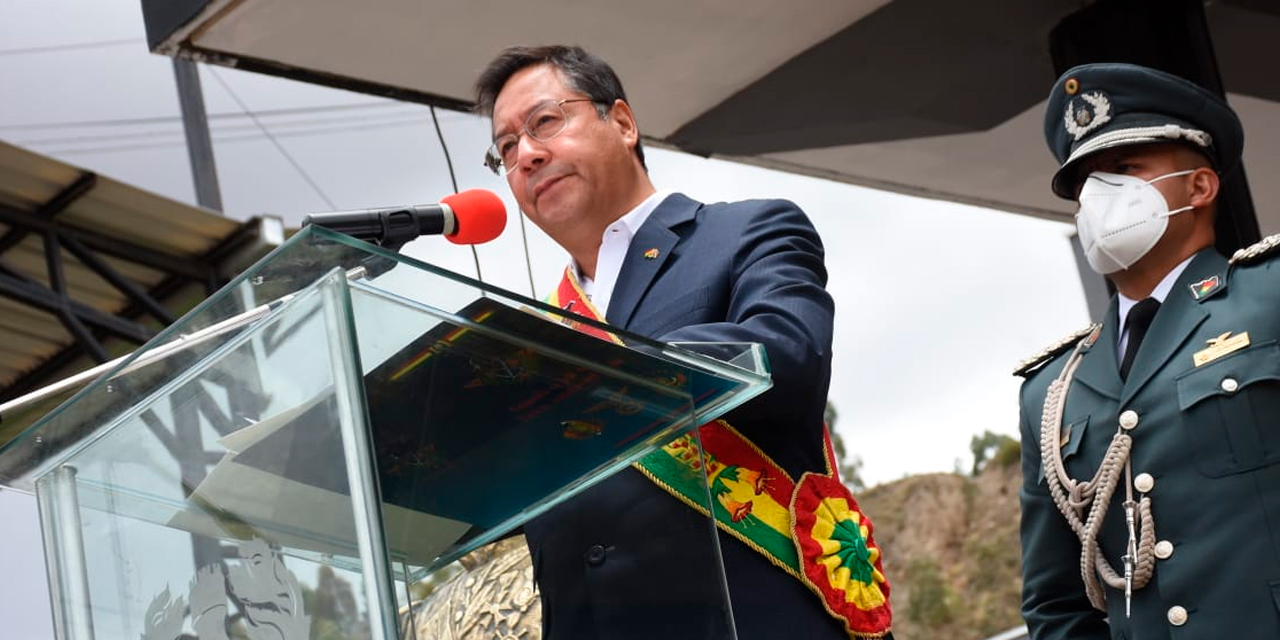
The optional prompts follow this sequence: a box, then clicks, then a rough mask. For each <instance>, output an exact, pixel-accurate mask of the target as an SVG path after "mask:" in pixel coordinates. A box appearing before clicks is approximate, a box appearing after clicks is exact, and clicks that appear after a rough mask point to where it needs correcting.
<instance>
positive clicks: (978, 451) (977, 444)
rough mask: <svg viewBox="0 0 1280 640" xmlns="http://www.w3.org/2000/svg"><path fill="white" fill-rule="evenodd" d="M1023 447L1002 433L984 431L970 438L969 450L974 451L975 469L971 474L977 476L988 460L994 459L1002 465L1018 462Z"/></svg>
mask: <svg viewBox="0 0 1280 640" xmlns="http://www.w3.org/2000/svg"><path fill="white" fill-rule="evenodd" d="M1021 449H1022V447H1021V445H1020V444H1019V443H1018V441H1017V440H1014V439H1013V438H1010V437H1009V436H1006V435H1004V434H1002V433H992V432H991V431H984V432H983V433H982V435H980V436H974V437H973V438H971V439H970V440H969V451H970V452H972V453H973V470H972V471H971V472H970V475H973V476H977V475H978V474H979V473H981V472H982V470H983V469H985V468H986V466H987V463H988V462H992V461H994V462H995V463H996V464H997V465H998V466H1002V467H1003V466H1008V465H1010V464H1012V463H1015V462H1017V461H1018V456H1019V455H1020V453H1021Z"/></svg>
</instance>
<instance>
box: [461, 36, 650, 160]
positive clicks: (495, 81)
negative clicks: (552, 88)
mask: <svg viewBox="0 0 1280 640" xmlns="http://www.w3.org/2000/svg"><path fill="white" fill-rule="evenodd" d="M539 64H549V65H552V66H554V67H555V68H556V69H558V70H559V71H560V73H562V74H564V77H565V80H566V81H567V82H568V83H569V87H570V88H571V89H573V90H574V91H577V92H579V93H582V94H584V95H586V96H587V97H589V98H591V101H592V102H594V103H596V105H597V111H599V112H600V117H601V118H604V117H605V116H606V115H607V114H608V109H609V108H611V107H612V106H613V102H614V101H615V100H622V101H623V102H626V100H627V93H626V91H624V90H623V89H622V81H621V80H619V79H618V74H616V73H614V71H613V67H610V66H609V63H607V62H605V61H604V59H602V58H600V57H599V56H597V55H594V54H592V53H588V52H587V51H586V50H585V49H583V48H582V47H576V46H565V45H547V46H541V47H508V48H506V49H504V50H503V51H502V53H499V54H498V57H496V58H494V59H493V61H492V62H490V63H489V66H487V67H485V70H484V71H483V72H482V73H481V74H480V78H479V79H478V80H476V111H477V112H478V113H481V114H483V115H487V116H491V115H493V103H494V102H496V101H497V99H498V93H499V92H501V91H502V87H504V86H506V84H507V81H508V80H510V79H511V76H513V75H515V74H516V72H518V71H520V70H522V69H525V68H526V67H532V66H534V65H539ZM601 106H602V107H603V109H601V108H600V107H601ZM636 157H637V158H639V160H640V166H642V167H645V169H646V170H648V166H647V165H646V164H645V162H644V149H643V148H641V145H640V141H639V140H636Z"/></svg>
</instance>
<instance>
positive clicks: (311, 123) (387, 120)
mask: <svg viewBox="0 0 1280 640" xmlns="http://www.w3.org/2000/svg"><path fill="white" fill-rule="evenodd" d="M382 116H383V117H381V118H380V119H378V120H371V119H370V118H368V117H360V116H356V117H351V116H346V117H339V118H313V119H310V120H294V121H289V122H276V123H272V127H273V128H275V129H277V130H279V129H282V128H283V129H295V131H292V132H288V133H295V134H296V133H324V132H326V131H341V130H345V129H346V128H348V127H347V126H346V125H348V124H349V123H351V122H353V121H356V122H360V123H361V124H362V125H366V124H402V123H403V124H424V122H423V119H422V117H421V116H419V115H412V116H411V115H407V114H404V115H402V114H399V113H395V114H382ZM175 124H176V123H175ZM335 125H341V126H337V127H335ZM357 126H360V125H357ZM299 128H306V130H304V131H297V129H299ZM211 131H212V133H213V134H215V135H217V134H226V133H233V132H237V131H258V127H257V126H256V125H253V124H244V125H239V124H235V125H222V126H218V127H212V128H211ZM182 135H183V131H182V129H181V128H173V129H156V130H151V131H130V132H127V133H104V134H95V135H80V136H63V137H57V138H27V139H25V140H23V139H18V140H14V143H15V144H18V145H23V146H37V145H57V144H73V143H83V142H112V141H115V140H134V139H137V138H157V137H159V138H163V137H181V136H182ZM277 135H285V134H283V133H277ZM255 137H258V136H255Z"/></svg>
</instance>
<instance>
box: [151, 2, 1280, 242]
mask: <svg viewBox="0 0 1280 640" xmlns="http://www.w3.org/2000/svg"><path fill="white" fill-rule="evenodd" d="M1204 5H1205V3H1203V2H1201V1H1200V0H1110V1H1107V0H1101V1H1099V2H1096V3H1085V2H1081V1H1080V0H1039V1H1037V2H1026V1H1024V0H965V1H962V2H956V1H954V0H797V1H796V2H788V3H781V2H773V1H771V0H739V1H737V2H731V3H730V2H724V3H714V2H703V3H688V2H680V1H677V0H651V1H649V2H642V3H583V2H575V1H572V0H547V1H545V2H537V3H516V4H512V3H506V2H497V1H494V0H468V1H463V0H431V1H426V2H423V1H420V0H370V1H368V2H365V3H363V4H361V5H359V8H355V6H354V5H351V4H350V3H347V2H342V1H341V0H143V9H144V16H145V19H146V21H147V30H148V39H149V42H150V45H151V47H152V50H153V51H156V52H159V53H164V54H168V55H176V56H184V57H189V58H192V59H196V60H200V61H203V62H207V63H212V64H222V65H228V66H234V67H239V68H243V69H249V70H256V71H261V72H265V73H270V74H274V75H280V76H287V77H291V78H295V79H301V80H305V81H308V82H314V83H320V84H326V85H331V86H337V87H343V88H348V89H353V90H357V91H363V92H368V93H374V94H379V95H384V96H391V97H396V98H400V99H404V100H410V101H416V102H422V103H428V104H433V105H437V106H442V107H447V108H453V109H467V108H469V107H470V104H471V102H470V101H471V99H472V89H471V87H472V82H473V80H474V79H475V77H476V75H477V74H478V72H479V70H480V69H481V68H482V67H483V66H484V64H485V63H486V62H487V61H488V60H489V59H491V58H492V56H493V55H494V54H495V53H496V52H497V51H498V50H500V49H501V48H502V47H504V46H506V45H508V44H512V43H525V44H537V43H546V42H569V43H576V44H581V45H583V46H585V47H587V48H588V49H590V50H592V51H594V52H597V53H599V54H601V55H602V56H604V57H605V58H606V59H607V60H609V61H610V62H611V63H612V64H613V65H614V66H615V67H616V68H617V70H618V72H619V75H621V76H622V78H623V79H624V81H625V82H626V86H627V89H628V94H629V97H630V100H631V102H632V104H633V105H634V107H635V111H636V113H637V114H638V116H639V118H640V125H641V130H642V131H643V132H645V133H646V137H647V139H648V140H649V142H650V143H653V144H658V145H664V146H669V147H674V148H678V149H683V150H687V151H690V152H693V153H697V154H702V155H711V156H718V157H724V158H727V159H732V160H737V161H741V162H747V163H751V164H758V165H764V166H768V167H773V168H777V169H782V170H785V171H791V172H796V173H800V174H806V175H813V176H820V177H824V178H830V179H833V180H839V181H844V182H849V183H854V184H859V185H865V186H870V187H875V188H881V189H888V190H892V191H898V192H902V193H908V194H913V195H919V196H925V197H930V198H939V199H944V200H950V201H955V202H962V203H969V204H976V205H981V206H986V207H992V208H995V209H1001V210H1006V211H1011V212H1016V213H1021V214H1028V215H1034V216H1040V217H1045V218H1050V219H1056V220H1064V221H1065V220H1070V215H1071V213H1072V205H1071V204H1070V203H1068V202H1064V201H1061V200H1058V199H1056V198H1054V197H1053V196H1052V195H1051V194H1050V192H1049V189H1048V183H1049V177H1050V175H1051V174H1052V171H1053V169H1054V163H1053V160H1052V158H1051V156H1050V155H1049V153H1048V152H1047V150H1046V149H1045V147H1044V143H1043V142H1042V134H1041V118H1042V112H1043V105H1044V98H1045V96H1046V95H1047V94H1048V90H1049V87H1050V85H1051V83H1052V82H1053V79H1054V78H1055V77H1056V75H1057V73H1056V72H1055V70H1056V69H1060V68H1065V67H1067V66H1070V64H1072V63H1075V62H1080V61H1086V60H1091V59H1122V60H1131V61H1134V62H1143V63H1146V64H1150V65H1152V66H1159V67H1162V68H1165V69H1166V70H1169V71H1173V72H1175V73H1180V74H1181V75H1184V76H1187V77H1190V78H1192V79H1193V80H1196V81H1198V82H1201V83H1202V84H1205V86H1208V87H1210V88H1211V89H1215V90H1220V89H1221V88H1223V87H1225V90H1226V92H1227V94H1228V97H1229V100H1230V102H1231V103H1232V105H1233V106H1234V107H1235V108H1236V109H1237V110H1238V111H1239V112H1240V114H1241V116H1242V118H1243V119H1244V121H1245V127H1246V130H1247V131H1248V132H1249V138H1248V143H1247V144H1246V148H1245V166H1246V167H1248V170H1249V172H1250V173H1252V174H1255V175H1273V174H1275V173H1276V170H1277V169H1280V153H1277V151H1280V81H1277V80H1276V79H1275V75H1274V74H1273V73H1271V71H1270V68H1269V67H1270V65H1269V64H1268V61H1270V60H1275V59H1277V58H1280V38H1277V37H1276V36H1277V35H1280V7H1278V6H1277V5H1275V4H1274V3H1270V2H1264V1H1263V0H1221V1H1219V2H1214V3H1208V5H1209V6H1207V7H1206V6H1204ZM1215 52H1216V53H1215ZM476 161H477V162H479V157H478V152H477V158H476ZM1238 182H1240V183H1241V184H1240V186H1239V189H1240V194H1239V195H1238V196H1237V197H1236V198H1235V199H1234V200H1233V201H1232V204H1231V205H1229V206H1228V209H1230V210H1233V211H1234V218H1235V220H1234V221H1231V220H1228V221H1227V222H1228V223H1229V224H1226V225H1224V226H1222V227H1220V235H1221V236H1223V237H1225V241H1224V242H1223V244H1224V247H1223V248H1224V249H1230V248H1232V247H1233V246H1238V245H1240V244H1243V243H1248V242H1252V241H1253V240H1255V239H1256V237H1257V235H1258V227H1259V224H1258V223H1260V226H1261V228H1262V230H1263V231H1266V232H1276V231H1280V206H1276V205H1280V185H1278V184H1276V183H1275V182H1274V181H1259V182H1258V184H1256V185H1254V189H1253V194H1252V195H1253V201H1255V202H1256V203H1257V204H1258V207H1257V210H1258V211H1260V212H1262V213H1261V216H1260V218H1258V219H1257V222H1255V217H1254V213H1253V210H1252V205H1251V204H1250V199H1249V191H1248V187H1247V185H1245V184H1244V180H1243V179H1242V180H1239V181H1238Z"/></svg>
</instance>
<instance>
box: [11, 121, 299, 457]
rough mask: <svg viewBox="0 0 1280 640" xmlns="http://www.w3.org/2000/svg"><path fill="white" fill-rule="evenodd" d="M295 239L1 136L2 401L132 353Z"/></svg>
mask: <svg viewBox="0 0 1280 640" xmlns="http://www.w3.org/2000/svg"><path fill="white" fill-rule="evenodd" d="M283 240H284V228H283V225H282V224H281V223H280V221H279V220H277V219H274V218H267V219H262V218H255V219H252V220H249V221H247V222H241V221H238V220H231V219H228V218H224V217H222V216H221V215H219V214H217V213H215V212H211V211H206V210H204V209H199V208H197V207H192V206H190V205H186V204H183V203H180V202H176V201H174V200H169V199H168V198H163V197H161V196H158V195H155V194H152V193H149V192H146V191H143V190H141V189H138V188H136V187H132V186H129V185H126V184H124V183H121V182H118V181H116V180H112V179H110V178H106V177H103V176H99V175H97V174H94V173H92V172H89V171H86V170H84V169H81V168H79V167H74V166H71V165H68V164H65V163H62V162H59V161H57V160H54V159H52V158H49V157H46V156H42V155H39V154H36V153H33V152H30V151H27V150H25V149H22V148H19V147H16V146H13V145H9V144H6V143H3V142H0V336H4V339H3V340H0V401H8V400H12V399H14V398H16V397H18V396H22V395H23V394H25V393H27V392H30V391H32V390H35V389H38V388H40V387H42V386H44V385H46V384H49V383H52V382H56V381H57V380H60V379H62V378H63V377H66V376H69V375H71V374H74V373H78V372H79V371H82V370H85V369H89V368H91V367H92V366H93V365H95V364H98V363H101V362H104V361H106V360H108V359H110V358H112V357H116V356H119V355H122V354H123V353H127V352H129V351H132V350H133V349H134V348H136V347H137V346H138V345H141V344H142V343H143V342H146V341H147V340H149V339H150V338H151V337H152V336H154V335H155V333H156V332H158V330H159V329H160V328H162V327H164V326H166V325H168V324H170V323H172V322H173V320H174V319H175V318H176V317H178V316H180V315H181V314H182V313H184V312H185V311H187V310H188V309H190V308H191V307H192V306H194V305H195V304H196V303H197V302H199V301H200V300H203V299H204V298H205V296H207V295H208V293H209V292H211V291H213V290H214V289H216V288H217V287H219V286H221V284H223V283H224V282H225V281H226V280H227V279H229V278H230V277H231V276H234V275H235V274H236V273H239V272H240V271H241V270H242V269H243V268H244V267H246V266H248V265H249V264H250V263H251V262H252V261H253V260H256V259H257V258H258V257H261V256H262V255H265V253H266V251H268V250H269V249H270V248H271V247H273V246H275V245H278V244H279V243H280V242H282V241H283ZM63 398H65V395H63V396H58V397H55V398H51V399H50V400H49V401H48V402H45V403H44V404H40V405H36V406H33V407H32V408H31V409H30V410H28V411H26V412H25V413H20V414H17V416H10V415H5V416H3V419H4V421H3V422H2V423H0V443H4V442H7V441H8V440H9V439H10V438H12V437H13V436H14V435H16V434H17V433H18V432H19V431H21V429H22V428H23V427H25V426H26V425H27V424H29V423H30V422H31V420H32V419H34V418H36V417H39V416H40V415H42V414H43V413H44V412H46V411H48V410H49V409H51V408H52V407H53V405H54V404H55V401H57V400H61V399H63Z"/></svg>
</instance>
